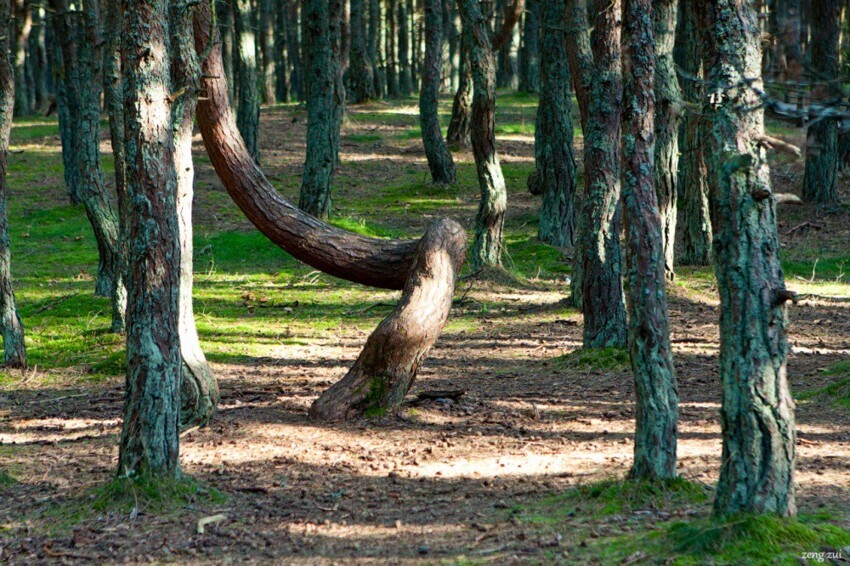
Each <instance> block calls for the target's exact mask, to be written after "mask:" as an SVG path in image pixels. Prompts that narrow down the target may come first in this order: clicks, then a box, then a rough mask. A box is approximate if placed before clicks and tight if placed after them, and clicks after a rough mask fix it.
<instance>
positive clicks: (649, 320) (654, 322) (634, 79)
mask: <svg viewBox="0 0 850 566" xmlns="http://www.w3.org/2000/svg"><path fill="white" fill-rule="evenodd" d="M655 8H656V10H659V8H661V10H663V9H664V8H667V6H663V7H662V6H659V3H658V2H655ZM652 9H653V3H652V2H651V1H650V0H626V1H625V7H624V10H623V13H624V25H623V29H624V38H623V39H624V54H623V68H624V70H625V72H624V73H623V75H624V76H625V85H624V89H623V90H624V93H623V99H624V100H623V179H624V180H623V203H624V209H625V214H624V216H625V226H626V247H627V250H628V251H627V253H626V265H627V268H626V275H627V277H626V279H627V281H628V294H627V297H628V301H627V302H628V310H629V353H630V357H631V362H632V373H633V374H634V378H635V393H636V398H637V403H636V410H635V420H636V423H635V457H634V463H633V464H632V469H631V472H630V474H629V475H630V476H631V477H633V478H636V479H648V480H664V479H672V478H675V477H676V438H677V421H678V407H679V394H678V391H677V388H676V377H675V374H674V371H673V356H672V351H671V349H670V329H669V322H668V318H667V294H666V279H665V260H664V255H663V239H664V226H663V217H662V215H661V213H660V211H659V208H658V203H657V200H656V199H657V195H656V188H657V187H655V186H654V184H655V181H657V176H656V175H653V166H654V165H655V164H654V163H653V160H654V157H655V156H657V155H658V152H657V148H656V147H654V142H655V140H654V133H655V132H656V131H657V124H656V123H655V118H656V115H655V96H654V95H655V93H658V92H662V93H665V94H666V92H665V88H664V87H661V88H658V87H657V86H655V85H654V84H653V82H654V79H655V77H659V76H661V75H663V74H664V73H665V72H666V71H662V70H658V71H656V69H655V65H656V61H658V63H659V64H661V65H664V64H669V63H664V62H662V61H661V59H663V57H664V55H662V56H661V57H659V58H658V59H656V57H655V56H656V53H655V43H659V44H660V45H661V46H662V47H661V49H662V51H663V50H664V49H665V48H667V47H670V46H668V45H665V43H672V42H668V41H667V40H666V39H665V38H660V41H659V38H657V37H656V38H654V39H655V41H653V22H652V15H653V14H652ZM673 9H674V10H675V4H674V8H673ZM661 10H659V11H661ZM658 16H661V17H662V18H668V17H669V15H666V16H665V15H663V14H658V13H656V21H655V25H656V29H658V27H657V26H658ZM668 23H669V20H668ZM665 33H672V32H665ZM664 80H666V78H665V79H664ZM674 135H675V132H674ZM673 190H674V191H675V186H674V187H673Z"/></svg>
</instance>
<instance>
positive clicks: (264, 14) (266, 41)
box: [257, 0, 278, 104]
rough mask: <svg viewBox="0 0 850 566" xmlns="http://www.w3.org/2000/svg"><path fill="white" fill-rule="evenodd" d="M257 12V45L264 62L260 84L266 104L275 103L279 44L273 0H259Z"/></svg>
mask: <svg viewBox="0 0 850 566" xmlns="http://www.w3.org/2000/svg"><path fill="white" fill-rule="evenodd" d="M257 12H258V16H259V18H258V20H259V24H258V26H257V46H258V47H259V50H260V60H261V62H262V67H261V71H260V85H262V89H263V93H262V95H263V96H262V98H263V102H265V103H266V104H274V103H275V102H277V94H276V92H275V60H274V51H275V50H276V49H278V46H277V44H276V43H275V39H274V30H273V27H272V0H259V2H258V5H257Z"/></svg>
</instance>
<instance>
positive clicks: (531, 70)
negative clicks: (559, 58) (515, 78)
mask: <svg viewBox="0 0 850 566" xmlns="http://www.w3.org/2000/svg"><path fill="white" fill-rule="evenodd" d="M565 31H566V30H565ZM519 90H520V91H522V92H528V93H532V94H537V93H538V92H540V2H539V0H528V2H527V6H526V11H525V14H523V17H522V45H521V47H520V49H519Z"/></svg>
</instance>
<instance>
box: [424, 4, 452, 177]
mask: <svg viewBox="0 0 850 566" xmlns="http://www.w3.org/2000/svg"><path fill="white" fill-rule="evenodd" d="M442 56H443V3H442V0H425V61H424V64H423V68H422V86H421V87H420V89H419V124H420V126H421V128H422V143H423V144H424V146H425V155H426V157H427V158H428V168H429V169H430V170H431V180H432V181H434V182H435V183H454V182H455V181H456V180H457V176H456V174H455V163H454V160H453V159H452V154H451V153H450V152H449V148H448V147H447V146H446V141H445V140H444V139H443V133H442V131H441V129H440V114H439V108H438V103H439V95H440V69H441V61H442Z"/></svg>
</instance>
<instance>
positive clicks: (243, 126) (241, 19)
mask: <svg viewBox="0 0 850 566" xmlns="http://www.w3.org/2000/svg"><path fill="white" fill-rule="evenodd" d="M233 8H234V10H233V11H234V23H235V26H234V30H235V35H234V37H235V43H236V51H237V57H238V61H239V64H238V65H237V66H236V69H234V70H235V71H236V73H235V80H236V123H237V124H238V125H239V133H241V134H242V139H244V140H245V145H246V146H247V147H248V151H250V152H251V155H252V156H253V157H254V160H255V161H257V163H259V162H260V144H259V134H260V95H259V92H258V90H257V85H258V82H259V72H258V70H257V40H256V34H255V31H254V29H255V26H254V21H255V19H256V18H254V11H253V10H252V9H251V0H236V2H235V3H234V5H233Z"/></svg>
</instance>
